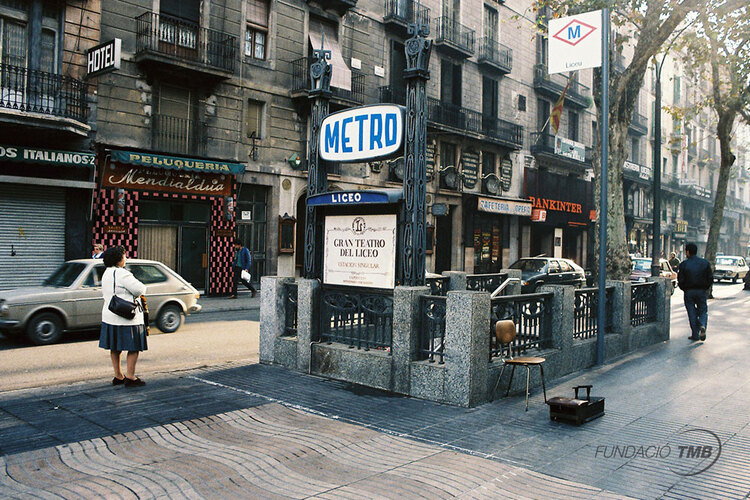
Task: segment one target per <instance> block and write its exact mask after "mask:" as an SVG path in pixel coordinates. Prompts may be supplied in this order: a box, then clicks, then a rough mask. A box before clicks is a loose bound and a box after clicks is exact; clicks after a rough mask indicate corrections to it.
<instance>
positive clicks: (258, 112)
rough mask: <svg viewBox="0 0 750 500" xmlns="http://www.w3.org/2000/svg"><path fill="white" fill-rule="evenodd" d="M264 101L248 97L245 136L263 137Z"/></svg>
mask: <svg viewBox="0 0 750 500" xmlns="http://www.w3.org/2000/svg"><path fill="white" fill-rule="evenodd" d="M264 107H265V103H264V102H262V101H254V100H252V99H250V100H249V101H248V103H247V136H248V137H250V138H256V139H262V138H263V109H264Z"/></svg>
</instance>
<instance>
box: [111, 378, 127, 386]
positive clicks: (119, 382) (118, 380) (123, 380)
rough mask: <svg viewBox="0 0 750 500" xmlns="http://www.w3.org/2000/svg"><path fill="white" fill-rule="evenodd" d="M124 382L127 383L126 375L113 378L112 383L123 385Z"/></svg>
mask: <svg viewBox="0 0 750 500" xmlns="http://www.w3.org/2000/svg"><path fill="white" fill-rule="evenodd" d="M124 383H125V377H123V378H117V377H115V378H113V379H112V385H122V384H124Z"/></svg>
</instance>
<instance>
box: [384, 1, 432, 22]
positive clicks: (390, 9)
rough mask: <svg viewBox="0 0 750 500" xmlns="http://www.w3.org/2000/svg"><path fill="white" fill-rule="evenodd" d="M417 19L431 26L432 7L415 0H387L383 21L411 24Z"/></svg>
mask: <svg viewBox="0 0 750 500" xmlns="http://www.w3.org/2000/svg"><path fill="white" fill-rule="evenodd" d="M417 19H419V21H420V22H421V23H422V24H424V25H427V26H429V24H430V9H429V8H427V7H425V6H424V5H422V4H419V3H417V2H416V1H414V0H385V15H384V16H383V21H385V22H389V21H396V22H398V23H401V24H411V23H415V22H417Z"/></svg>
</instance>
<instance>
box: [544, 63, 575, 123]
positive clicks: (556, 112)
mask: <svg viewBox="0 0 750 500" xmlns="http://www.w3.org/2000/svg"><path fill="white" fill-rule="evenodd" d="M572 79H573V77H572V76H570V77H568V84H567V85H565V90H563V91H562V94H560V99H558V100H557V103H556V104H555V107H554V108H552V112H551V113H550V115H549V121H550V123H551V124H552V133H554V134H555V135H557V130H558V129H559V128H560V117H561V116H562V111H563V104H564V103H565V94H566V93H567V92H568V87H570V81H571V80H572Z"/></svg>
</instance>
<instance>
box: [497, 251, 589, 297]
mask: <svg viewBox="0 0 750 500" xmlns="http://www.w3.org/2000/svg"><path fill="white" fill-rule="evenodd" d="M510 268H511V269H520V270H521V293H533V292H536V291H537V289H539V287H540V286H542V285H575V286H578V287H580V286H584V285H585V284H586V273H585V272H584V271H583V269H582V268H581V267H580V266H579V265H578V264H576V263H575V262H573V261H572V260H569V259H553V258H551V257H524V258H523V259H519V260H517V261H516V262H514V263H513V265H511V266H510Z"/></svg>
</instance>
